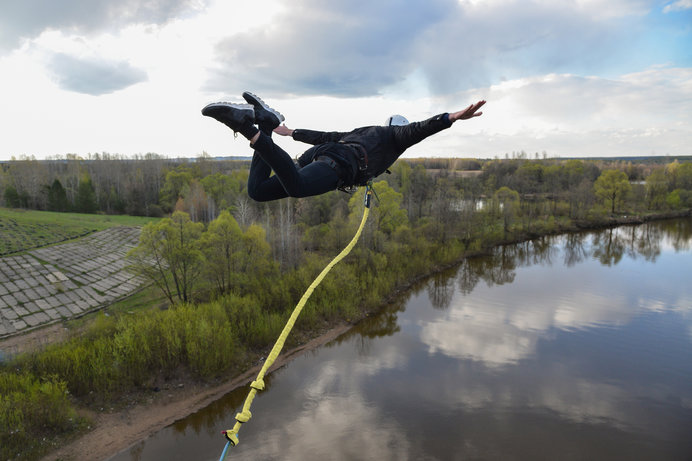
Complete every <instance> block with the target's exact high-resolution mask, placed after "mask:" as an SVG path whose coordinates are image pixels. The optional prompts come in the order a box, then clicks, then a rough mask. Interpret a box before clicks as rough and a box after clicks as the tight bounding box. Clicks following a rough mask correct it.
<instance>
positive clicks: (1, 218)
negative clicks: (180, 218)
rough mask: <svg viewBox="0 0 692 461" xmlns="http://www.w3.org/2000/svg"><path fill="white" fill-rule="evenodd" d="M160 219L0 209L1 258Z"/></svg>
mask: <svg viewBox="0 0 692 461" xmlns="http://www.w3.org/2000/svg"><path fill="white" fill-rule="evenodd" d="M157 219H158V218H146V217H139V216H121V215H98V214H80V213H58V212H53V211H34V210H14V209H8V208H0V256H2V255H7V254H10V253H16V252H19V251H26V250H30V249H32V248H38V247H42V246H46V245H51V244H54V243H59V242H63V241H65V240H69V239H73V238H77V237H81V236H83V235H86V234H89V233H91V232H95V231H99V230H103V229H107V228H109V227H113V226H143V225H144V224H146V223H148V222H151V221H155V220H157Z"/></svg>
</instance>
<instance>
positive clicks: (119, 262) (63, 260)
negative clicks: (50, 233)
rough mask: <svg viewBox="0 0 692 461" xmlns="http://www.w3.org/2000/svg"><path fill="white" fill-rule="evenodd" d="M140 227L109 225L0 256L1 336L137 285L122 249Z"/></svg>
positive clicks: (96, 304) (78, 311)
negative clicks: (69, 239)
mask: <svg viewBox="0 0 692 461" xmlns="http://www.w3.org/2000/svg"><path fill="white" fill-rule="evenodd" d="M139 232H140V229H139V228H136V227H124V226H121V227H113V228H110V229H106V230H104V231H100V232H95V233H93V234H91V235H89V236H87V237H84V238H82V239H79V240H75V241H73V242H69V243H65V244H62V245H56V246H51V247H45V248H39V249H35V250H31V251H28V252H26V253H24V254H21V255H13V256H6V257H3V258H0V338H2V337H6V336H11V335H14V334H18V333H21V332H23V331H26V330H28V329H31V328H35V327H38V326H40V325H43V324H46V323H51V322H55V321H59V320H61V319H62V320H67V319H70V318H73V317H76V316H79V315H82V314H84V313H86V312H89V311H93V310H97V309H100V308H102V307H105V306H106V305H108V304H110V303H112V302H114V301H117V300H118V299H120V298H123V297H126V296H129V295H130V294H132V293H133V292H134V291H136V290H138V289H139V288H140V287H141V286H142V284H144V282H145V280H144V279H142V278H140V277H137V276H135V275H133V274H132V273H130V272H129V271H128V270H127V269H126V268H125V266H126V265H127V264H126V261H125V255H126V254H127V252H128V251H129V250H130V249H131V248H134V247H135V246H136V245H137V242H138V240H139Z"/></svg>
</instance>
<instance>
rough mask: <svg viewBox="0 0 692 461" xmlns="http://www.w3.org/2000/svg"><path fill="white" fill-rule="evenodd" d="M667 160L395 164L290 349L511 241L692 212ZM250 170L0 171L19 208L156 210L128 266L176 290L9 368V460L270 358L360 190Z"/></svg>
mask: <svg viewBox="0 0 692 461" xmlns="http://www.w3.org/2000/svg"><path fill="white" fill-rule="evenodd" d="M668 160H669V161H666V162H661V161H651V162H634V161H622V160H603V159H601V160H586V159H564V160H561V159H547V158H543V159H538V158H534V159H528V158H526V156H525V155H518V156H513V158H505V159H492V160H476V159H411V160H400V161H398V162H397V163H396V164H395V165H394V166H393V167H392V168H391V174H385V175H382V176H381V177H379V178H377V180H376V182H375V183H374V189H375V192H376V198H375V199H374V203H373V207H372V211H371V213H370V217H369V220H368V222H367V225H366V228H365V230H364V233H363V235H362V237H361V240H360V242H359V243H358V245H357V246H356V248H355V249H354V250H353V252H352V254H351V255H350V256H349V257H348V258H347V259H346V260H345V261H344V262H343V263H342V264H340V265H338V266H337V267H335V269H334V270H333V271H332V273H330V275H329V276H328V277H327V278H326V279H325V281H324V282H323V284H322V285H320V287H319V289H318V290H316V291H315V293H314V294H313V296H312V298H311V300H310V302H309V303H308V305H307V306H306V308H305V310H304V311H303V314H302V315H301V318H300V320H299V322H298V324H297V326H296V328H297V330H296V332H295V334H292V336H290V337H289V343H290V344H289V347H290V346H291V345H297V344H299V343H300V342H301V341H304V340H305V339H307V338H311V337H314V336H315V335H317V334H319V332H320V331H323V330H324V328H328V327H329V325H333V324H335V323H338V322H343V321H348V322H355V321H357V320H358V319H359V318H363V317H364V316H366V315H368V314H369V313H370V312H374V311H377V310H378V309H381V308H382V306H383V305H385V304H386V302H387V300H388V299H391V296H392V295H393V294H394V293H396V292H397V291H398V290H401V289H405V288H406V287H407V286H410V284H411V283H413V282H414V281H416V280H418V279H420V278H421V277H424V276H426V275H429V274H432V273H435V272H437V271H439V270H442V269H444V268H447V267H451V266H452V265H454V264H458V263H459V262H460V261H462V260H463V258H464V257H466V256H468V255H472V254H478V253H480V252H487V251H490V250H491V249H492V248H494V247H496V246H497V245H500V244H503V243H507V242H517V241H525V240H528V239H535V238H538V237H540V236H544V235H549V234H556V233H560V232H569V231H574V230H579V229H585V228H595V227H603V226H611V225H616V224H619V223H627V222H641V220H648V219H658V218H664V217H670V216H687V215H689V214H690V211H691V210H692V162H688V161H679V160H677V159H668ZM247 168H248V162H243V161H231V160H223V161H221V160H214V159H210V158H208V157H205V156H202V157H200V158H198V159H196V160H195V161H173V160H169V159H164V158H162V157H158V156H153V155H152V156H146V157H143V158H136V159H125V158H121V157H112V156H107V155H103V156H99V157H98V158H90V159H88V160H83V159H78V158H75V157H71V158H67V159H61V160H50V161H37V160H33V159H23V160H19V161H16V162H8V163H5V164H3V170H2V175H1V176H0V190H1V191H2V193H3V195H2V203H4V204H5V206H8V207H24V208H35V209H46V210H57V211H60V210H64V211H67V210H72V211H82V212H100V213H128V214H140V215H150V216H160V217H161V219H159V220H157V221H155V222H151V223H149V224H146V225H144V226H143V227H142V232H141V236H140V244H139V246H138V247H137V248H135V249H134V250H133V251H132V252H130V254H129V255H128V261H129V264H130V265H131V267H132V270H134V271H137V272H139V273H140V274H142V275H144V276H145V277H147V278H148V279H149V280H150V281H151V283H152V286H153V287H155V289H156V290H159V291H160V292H161V293H162V295H163V296H164V298H165V299H166V300H167V303H166V304H167V308H165V309H149V310H145V311H142V312H138V313H134V314H128V315H125V314H119V315H108V316H107V315H105V314H98V315H97V316H96V319H95V320H94V321H93V322H92V323H90V324H89V326H88V327H86V328H82V329H79V330H76V331H75V333H74V334H73V335H72V336H71V337H70V338H69V340H67V341H65V342H62V343H57V344H53V345H50V346H46V347H45V348H43V349H42V350H39V351H35V352H32V353H29V354H24V355H20V356H17V357H14V358H13V359H12V360H11V361H8V362H5V363H3V364H2V365H0V391H1V392H0V395H2V396H3V397H2V398H1V399H0V442H1V445H2V447H3V449H2V450H3V451H2V452H1V453H0V454H1V455H2V456H3V457H15V456H17V455H18V453H22V452H26V451H27V450H29V451H32V452H36V453H38V452H41V450H45V449H47V447H48V446H49V445H50V443H52V442H50V441H51V440H54V439H55V438H56V437H57V438H59V437H64V436H66V434H70V433H74V432H75V431H79V430H83V428H84V426H85V425H86V424H87V423H86V422H85V421H84V419H83V418H81V417H78V416H77V412H76V408H78V407H79V406H80V405H81V406H86V407H90V406H94V405H102V402H104V401H107V402H116V404H117V402H119V401H122V399H123V396H124V395H131V394H132V393H133V392H135V393H136V392H140V393H146V392H148V390H149V389H151V388H152V387H153V386H154V385H155V383H158V382H162V381H163V382H165V381H170V380H173V379H176V378H179V377H180V376H187V377H191V379H194V380H196V381H199V382H209V381H214V380H219V379H220V380H223V379H227V378H228V377H229V376H234V375H237V374H238V373H240V372H242V371H243V370H245V369H247V368H248V367H249V366H250V364H251V363H256V361H257V359H258V357H261V356H262V354H263V353H265V352H266V350H267V348H268V347H270V346H271V344H272V343H273V340H274V339H275V338H276V336H277V334H278V332H279V331H280V330H281V328H282V326H283V322H284V321H285V319H286V318H287V316H288V315H289V314H290V311H291V310H292V308H293V306H294V305H295V302H296V301H297V300H298V298H299V297H300V296H301V295H302V293H303V291H304V290H305V288H306V287H307V286H308V285H309V284H310V282H311V281H312V279H313V278H314V277H315V275H316V274H317V273H319V271H320V270H321V269H322V268H323V267H324V265H325V264H326V263H327V262H328V261H329V260H330V259H331V258H332V257H333V256H334V255H336V254H337V253H338V252H339V251H340V250H341V249H342V248H343V247H344V246H345V245H346V244H347V243H348V241H349V240H350V239H351V237H352V236H353V233H354V232H355V228H356V227H357V225H358V223H359V222H360V218H361V216H362V213H363V196H362V191H358V192H356V193H355V194H353V195H349V194H346V193H344V192H340V191H334V192H332V193H329V194H325V195H322V196H318V197H310V198H305V199H285V200H281V201H277V202H270V203H256V202H253V201H252V200H250V199H249V198H248V197H247V193H246V192H245V187H246V186H245V183H246V180H247V174H248V171H247ZM36 433H39V434H41V435H42V436H43V437H44V440H48V441H49V442H45V443H42V442H38V441H36V438H35V434H36ZM27 447H31V448H30V449H28V448H27Z"/></svg>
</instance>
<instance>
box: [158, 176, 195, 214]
mask: <svg viewBox="0 0 692 461" xmlns="http://www.w3.org/2000/svg"><path fill="white" fill-rule="evenodd" d="M192 178H193V175H192V172H190V171H188V170H187V169H186V168H185V167H178V168H176V169H175V170H171V171H169V172H168V173H166V180H165V181H164V183H163V188H161V192H160V199H159V202H160V203H161V206H162V207H163V209H164V210H165V211H172V210H173V208H174V207H175V204H176V203H177V202H178V199H179V198H181V197H182V196H183V190H184V189H185V188H186V187H189V186H190V183H191V182H192Z"/></svg>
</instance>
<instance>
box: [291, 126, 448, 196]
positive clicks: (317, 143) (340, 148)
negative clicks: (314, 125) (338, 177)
mask: <svg viewBox="0 0 692 461" xmlns="http://www.w3.org/2000/svg"><path fill="white" fill-rule="evenodd" d="M444 115H445V114H440V115H437V116H435V117H432V118H430V119H428V120H425V121H423V122H413V123H409V124H408V125H406V126H366V127H362V128H356V129H355V130H353V131H349V132H340V131H330V132H324V131H314V130H304V129H298V130H293V139H295V140H296V141H301V142H304V143H307V144H312V145H313V146H314V147H311V148H310V149H308V150H307V151H305V153H304V154H303V155H301V156H300V158H298V165H299V166H301V167H303V166H305V165H307V164H309V163H310V162H312V161H314V160H315V159H316V158H317V157H319V156H321V155H328V156H329V157H332V158H333V159H334V160H335V161H337V162H340V163H341V164H342V166H347V169H348V170H349V171H351V172H352V173H353V176H352V177H351V178H342V179H343V181H344V185H346V186H350V185H353V184H356V185H363V184H365V183H366V182H367V181H368V180H369V179H371V178H375V177H377V176H379V175H381V174H382V173H384V172H385V171H386V170H387V168H389V167H390V166H391V165H392V164H393V163H394V162H395V161H396V159H397V158H399V156H400V155H401V154H403V153H404V151H405V150H406V149H408V148H409V147H411V146H412V145H414V144H416V143H418V142H420V141H422V140H423V139H425V138H426V137H428V136H430V135H431V134H434V133H437V132H439V131H441V130H443V129H445V128H448V127H450V126H451V123H450V122H449V119H448V118H447V117H444ZM349 144H357V145H359V146H361V147H362V149H364V150H365V152H366V154H367V165H363V164H361V165H359V164H358V161H357V158H358V150H357V149H355V148H354V147H352V146H349ZM359 166H360V168H359Z"/></svg>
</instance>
